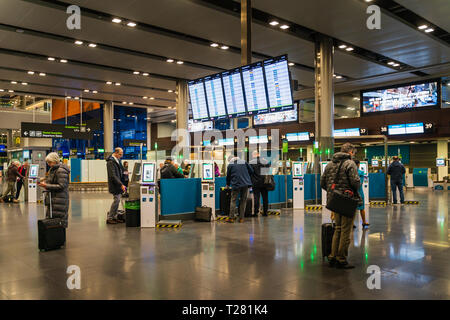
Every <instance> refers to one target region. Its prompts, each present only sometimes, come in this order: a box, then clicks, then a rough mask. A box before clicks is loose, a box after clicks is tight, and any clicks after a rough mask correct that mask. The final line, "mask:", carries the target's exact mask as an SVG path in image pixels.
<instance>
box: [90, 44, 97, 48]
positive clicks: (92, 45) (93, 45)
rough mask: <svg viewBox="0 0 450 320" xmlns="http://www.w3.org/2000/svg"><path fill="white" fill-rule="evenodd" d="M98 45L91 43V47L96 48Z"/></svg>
mask: <svg viewBox="0 0 450 320" xmlns="http://www.w3.org/2000/svg"><path fill="white" fill-rule="evenodd" d="M96 46H97V45H96V44H95V43H89V47H91V48H95V47H96Z"/></svg>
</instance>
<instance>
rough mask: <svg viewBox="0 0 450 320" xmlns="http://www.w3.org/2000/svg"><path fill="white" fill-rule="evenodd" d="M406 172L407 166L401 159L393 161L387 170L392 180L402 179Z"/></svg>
mask: <svg viewBox="0 0 450 320" xmlns="http://www.w3.org/2000/svg"><path fill="white" fill-rule="evenodd" d="M405 172H406V170H405V167H404V166H403V165H402V164H401V163H400V161H394V162H392V163H391V164H390V165H389V167H388V170H387V174H389V175H390V176H391V180H392V181H402V180H403V175H404V174H405Z"/></svg>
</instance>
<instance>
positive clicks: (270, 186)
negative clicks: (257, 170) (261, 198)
mask: <svg viewBox="0 0 450 320" xmlns="http://www.w3.org/2000/svg"><path fill="white" fill-rule="evenodd" d="M264 188H266V189H267V191H273V190H275V180H274V179H273V176H272V175H267V176H264Z"/></svg>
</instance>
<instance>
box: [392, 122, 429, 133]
mask: <svg viewBox="0 0 450 320" xmlns="http://www.w3.org/2000/svg"><path fill="white" fill-rule="evenodd" d="M424 132H425V129H424V126H423V122H418V123H407V124H391V125H388V127H387V133H388V135H402V134H420V133H424Z"/></svg>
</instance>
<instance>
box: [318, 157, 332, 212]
mask: <svg viewBox="0 0 450 320" xmlns="http://www.w3.org/2000/svg"><path fill="white" fill-rule="evenodd" d="M328 163H330V162H329V161H325V162H321V163H320V173H321V174H323V173H324V172H325V168H326V167H327V165H328ZM326 205H327V191H326V190H323V189H322V206H326Z"/></svg>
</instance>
